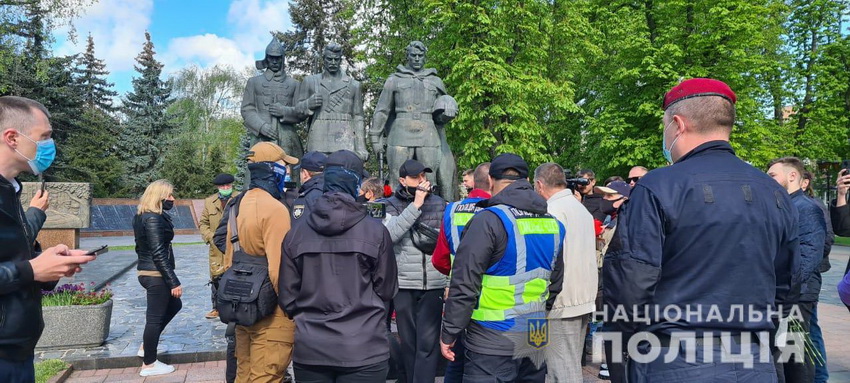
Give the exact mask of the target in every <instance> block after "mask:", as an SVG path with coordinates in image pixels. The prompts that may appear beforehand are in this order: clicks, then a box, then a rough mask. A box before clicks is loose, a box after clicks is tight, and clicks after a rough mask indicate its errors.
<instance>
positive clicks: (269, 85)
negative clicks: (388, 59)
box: [242, 38, 457, 199]
mask: <svg viewBox="0 0 850 383" xmlns="http://www.w3.org/2000/svg"><path fill="white" fill-rule="evenodd" d="M427 51H428V50H427V48H426V47H425V45H424V44H422V43H421V42H419V41H413V42H411V43H410V44H409V45H408V46H407V48H406V53H407V62H406V64H405V65H399V66H398V67H397V68H396V72H395V73H393V74H392V75H390V77H389V78H388V79H387V81H386V83H385V84H384V88H383V90H382V91H381V95H380V97H379V98H378V104H377V106H376V108H375V114H374V116H373V118H372V126H371V129H370V131H369V136H370V139H371V140H370V141H371V144H372V150H373V151H374V152H375V153H377V154H382V153H386V155H387V166H388V168H389V179H390V180H396V179H398V170H399V167H401V164H402V163H404V161H406V160H408V159H416V160H418V161H419V162H421V163H423V164H424V165H425V166H428V167H430V168H432V169H435V170H436V174H428V178H429V181H431V183H436V184H437V185H439V188H440V194H441V195H442V196H443V197H444V198H446V199H451V198H453V197H454V195H453V194H454V184H455V177H456V175H455V172H456V169H455V161H454V156H453V155H452V152H451V149H450V148H449V145H448V142H447V140H446V132H445V125H446V124H447V123H448V122H449V121H451V120H452V119H454V118H455V117H456V116H457V103H456V102H455V100H454V99H453V98H452V97H451V96H449V95H448V94H447V93H446V87H445V85H444V84H443V81H442V80H441V79H440V78H439V77H438V76H437V71H436V70H434V69H432V68H427V69H426V68H424V66H425V54H426V53H427ZM322 62H323V71H322V73H319V74H314V75H310V76H307V77H306V78H305V79H304V81H303V82H300V83H299V82H298V81H297V80H295V79H293V78H291V77H288V76H287V75H286V73H285V71H284V49H283V46H282V45H281V44H280V42H278V41H277V39H274V38H273V39H272V41H271V43H269V45H268V47H266V54H265V58H264V59H263V60H261V61H257V63H256V64H257V69H259V70H263V71H264V72H263V74H261V75H259V76H256V77H253V78H251V79H249V80H248V84H247V85H246V87H245V93H244V95H243V98H242V118H243V119H244V121H245V128H246V130H247V131H248V133H249V135H250V136H251V145H253V144H255V143H257V142H259V141H272V142H275V143H277V144H278V145H280V146H281V147H282V148H283V149H284V150H285V151H286V153H287V154H289V155H292V156H296V157H301V156H302V155H303V153H304V148H303V146H302V144H301V139H300V138H299V136H298V132H297V131H296V129H295V124H298V123H300V122H302V121H305V120H306V121H307V123H306V129H307V151H318V152H323V153H327V154H330V153H332V152H335V151H337V150H343V149H345V150H350V151H352V152H354V153H356V154H357V155H358V156H359V157H360V158H361V159H363V160H364V161H365V160H366V159H367V158H368V155H369V154H368V151H367V149H366V127H365V123H364V119H363V94H362V91H361V89H360V82H358V81H356V80H354V79H352V78H351V77H349V76H348V75H346V74H345V73H344V72H343V71H341V70H340V64H341V63H342V47H341V46H339V45H338V44H335V43H331V44H328V46H326V47H325V48H324V50H323V52H322ZM384 144H386V149H384ZM379 165H380V164H379Z"/></svg>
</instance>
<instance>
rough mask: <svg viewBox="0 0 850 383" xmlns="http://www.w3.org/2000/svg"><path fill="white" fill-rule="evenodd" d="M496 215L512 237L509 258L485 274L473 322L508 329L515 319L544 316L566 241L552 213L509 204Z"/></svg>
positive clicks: (494, 210)
mask: <svg viewBox="0 0 850 383" xmlns="http://www.w3.org/2000/svg"><path fill="white" fill-rule="evenodd" d="M486 210H488V211H490V212H492V213H494V214H496V216H498V217H499V219H500V220H501V221H502V224H503V225H504V227H505V231H506V232H507V235H508V243H507V246H506V248H505V254H504V256H502V259H501V260H499V262H498V263H496V264H495V265H493V266H491V267H490V268H489V269H487V271H486V272H485V273H484V277H483V278H482V283H481V295H480V296H479V298H478V305H477V307H476V308H475V309H474V310H473V312H472V319H473V320H475V321H477V322H478V323H479V324H481V325H482V326H484V327H487V328H491V329H494V330H498V331H508V330H509V329H510V328H511V327H512V326H513V325H514V323H515V321H514V320H515V319H516V318H520V317H524V318H529V317H539V316H541V315H542V316H543V317H545V311H546V299H547V298H548V297H549V279H550V277H551V274H552V269H553V267H554V264H555V260H556V259H557V257H558V252H559V251H560V250H561V247H562V246H563V242H564V233H565V230H564V225H563V224H561V223H560V222H558V220H557V219H555V218H554V217H552V216H551V215H549V214H535V213H531V212H527V211H524V210H519V209H516V208H513V207H510V206H507V205H496V206H491V207H488V208H487V209H486Z"/></svg>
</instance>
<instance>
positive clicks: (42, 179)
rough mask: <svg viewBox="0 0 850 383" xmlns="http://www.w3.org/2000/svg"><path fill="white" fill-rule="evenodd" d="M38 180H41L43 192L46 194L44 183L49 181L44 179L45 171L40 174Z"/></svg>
mask: <svg viewBox="0 0 850 383" xmlns="http://www.w3.org/2000/svg"><path fill="white" fill-rule="evenodd" d="M38 181H39V182H41V186H40V188H41V194H42V195H44V184H45V183H47V181H45V180H44V174H43V173H42V174H39V175H38Z"/></svg>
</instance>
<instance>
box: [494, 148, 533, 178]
mask: <svg viewBox="0 0 850 383" xmlns="http://www.w3.org/2000/svg"><path fill="white" fill-rule="evenodd" d="M508 169H514V170H516V171H517V173H519V175H518V176H506V175H503V174H504V173H505V170H508ZM490 177H493V178H495V179H497V180H501V179H507V180H518V179H523V178H528V164H527V163H526V162H525V160H524V159H522V157H520V156H518V155H516V154H513V153H502V154H499V155H498V156H496V158H493V160H492V161H490Z"/></svg>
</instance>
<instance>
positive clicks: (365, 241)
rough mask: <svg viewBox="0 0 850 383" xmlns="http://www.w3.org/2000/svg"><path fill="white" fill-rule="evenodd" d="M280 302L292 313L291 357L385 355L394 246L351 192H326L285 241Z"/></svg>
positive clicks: (346, 362) (332, 362) (351, 363)
mask: <svg viewBox="0 0 850 383" xmlns="http://www.w3.org/2000/svg"><path fill="white" fill-rule="evenodd" d="M280 275H281V277H280V286H279V287H280V298H279V300H280V302H279V303H280V306H281V307H282V308H283V309H284V311H286V313H287V315H289V316H290V317H293V318H295V325H296V330H295V337H296V339H307V340H308V341H306V342H302V343H299V345H298V347H296V348H295V349H294V351H293V352H294V353H293V356H292V358H293V361H295V362H296V363H301V364H308V365H325V366H338V367H361V366H367V365H370V364H375V363H378V362H382V361H385V360H387V359H389V342H388V340H387V331H386V324H385V319H386V316H387V309H386V302H389V301H390V300H391V299H393V297H394V296H395V294H396V292H397V291H398V278H397V270H396V261H395V256H394V255H393V243H392V239H391V238H390V234H389V232H388V231H387V229H386V228H385V227H384V225H383V224H382V223H381V221H379V220H377V219H374V218H372V217H369V216H368V215H367V214H366V208H365V207H364V206H363V205H361V204H359V203H357V202H355V201H354V197H352V196H350V195H348V194H344V193H336V192H328V193H325V194H323V195H322V196H321V197H319V198H318V199H317V200H316V202H315V204H314V205H313V207H312V211H311V212H310V215H309V216H307V217H302V218H301V219H299V220H297V221H293V226H292V229H291V230H290V231H289V233H287V235H286V238H285V239H284V241H283V260H282V262H281V265H280Z"/></svg>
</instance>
